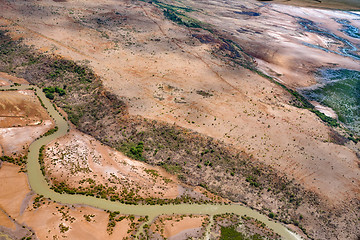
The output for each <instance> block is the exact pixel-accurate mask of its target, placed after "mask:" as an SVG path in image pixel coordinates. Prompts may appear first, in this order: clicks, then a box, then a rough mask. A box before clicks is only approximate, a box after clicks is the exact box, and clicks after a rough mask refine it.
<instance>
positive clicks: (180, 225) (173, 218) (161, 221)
mask: <svg viewBox="0 0 360 240" xmlns="http://www.w3.org/2000/svg"><path fill="white" fill-rule="evenodd" d="M208 222H209V217H207V216H201V215H192V216H186V215H181V216H179V215H170V216H159V217H158V218H156V219H155V220H154V222H153V223H152V224H151V226H150V228H149V236H150V239H173V240H174V239H188V238H195V239H198V238H200V237H201V236H203V233H204V230H205V227H206V226H207V224H208Z"/></svg>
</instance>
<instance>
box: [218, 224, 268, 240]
mask: <svg viewBox="0 0 360 240" xmlns="http://www.w3.org/2000/svg"><path fill="white" fill-rule="evenodd" d="M261 239H263V238H262V237H261V236H260V235H258V234H255V235H253V236H251V237H246V236H245V235H244V234H242V233H240V232H238V231H236V229H235V227H233V226H232V227H221V236H220V240H261Z"/></svg>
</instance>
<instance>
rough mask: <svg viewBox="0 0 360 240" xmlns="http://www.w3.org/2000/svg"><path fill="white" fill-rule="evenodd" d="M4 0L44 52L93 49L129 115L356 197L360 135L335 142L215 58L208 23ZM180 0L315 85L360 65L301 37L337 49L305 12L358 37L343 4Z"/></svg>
mask: <svg viewBox="0 0 360 240" xmlns="http://www.w3.org/2000/svg"><path fill="white" fill-rule="evenodd" d="M1 3H2V6H1V8H2V11H1V15H2V18H1V19H0V22H1V25H2V26H3V27H2V28H4V29H9V30H10V34H11V35H12V36H13V37H15V38H19V37H24V38H25V42H26V43H27V44H29V45H31V44H33V45H35V47H36V48H37V49H40V50H41V51H44V52H48V53H55V54H59V55H61V56H63V57H65V58H69V59H73V60H82V61H84V60H86V61H87V62H88V64H89V65H90V66H91V67H92V68H93V69H94V70H95V72H96V73H97V74H98V75H99V76H101V77H102V80H103V83H104V85H105V87H107V88H108V89H109V90H110V91H111V92H113V93H115V94H116V95H118V96H119V97H121V98H122V99H123V100H124V101H126V102H127V103H128V106H129V111H130V114H133V115H141V116H143V117H146V118H149V119H156V120H162V121H165V122H167V123H170V124H173V123H175V124H177V125H179V126H182V127H185V128H190V129H193V130H194V131H197V132H199V133H203V134H205V135H208V136H211V137H214V138H215V139H219V140H223V141H225V142H226V143H229V144H233V146H234V147H235V148H237V149H240V150H243V151H244V152H246V153H247V154H249V155H252V156H253V157H255V158H256V159H258V160H260V161H262V162H264V163H266V164H267V165H270V166H272V167H274V168H275V169H277V170H278V171H279V172H282V173H285V174H286V175H287V176H289V178H294V179H295V181H296V182H298V183H300V184H301V185H302V186H304V187H305V188H306V189H308V190H311V191H314V192H315V193H317V194H319V196H321V199H323V200H324V201H327V204H328V205H329V206H334V207H338V208H341V206H343V204H344V203H346V204H348V203H349V199H359V196H360V195H359V193H360V192H359V187H358V186H359V185H360V177H359V175H360V170H359V167H358V163H359V158H358V157H357V155H356V151H358V150H357V149H359V143H358V144H357V145H355V144H354V143H352V142H349V143H347V145H346V146H344V145H338V144H336V143H334V142H333V138H332V131H331V129H330V128H329V127H328V126H326V125H325V124H324V123H323V122H321V121H320V120H319V119H318V118H317V117H316V116H315V115H314V114H313V113H311V112H309V111H307V110H304V109H299V108H296V107H294V106H292V105H290V104H289V100H290V97H289V95H287V93H286V92H285V91H284V90H283V89H281V88H280V87H278V86H277V85H275V84H273V83H271V82H269V81H268V80H266V79H265V78H262V77H260V76H259V75H257V74H255V73H254V72H251V71H250V70H247V69H244V68H241V67H239V66H236V65H235V66H234V65H232V64H231V63H229V62H224V61H222V60H221V59H219V58H216V57H214V55H212V54H211V53H212V50H213V47H214V46H216V44H217V43H216V42H214V41H210V42H209V43H205V42H202V41H200V40H198V38H194V37H193V35H194V34H195V33H196V34H202V35H208V34H209V33H208V32H204V31H202V30H201V31H200V32H194V31H193V30H188V29H186V28H184V27H182V26H179V25H176V24H174V23H172V22H170V21H168V20H166V19H165V18H164V16H163V14H162V12H161V11H160V10H159V9H157V8H156V7H155V6H154V5H151V4H148V3H144V2H129V1H122V2H118V1H111V0H108V1H102V2H101V3H98V2H97V1H86V2H83V1H68V2H53V1H38V2H25V1H16V2H11V1H5V0H2V1H1ZM184 3H185V4H183V5H184V6H190V7H193V8H194V9H200V10H199V11H197V12H193V13H190V14H189V15H190V16H192V17H194V18H196V19H198V20H201V21H203V22H207V23H210V24H212V25H213V26H215V27H216V28H218V29H222V30H223V32H224V34H227V35H228V36H230V37H231V38H232V39H233V40H234V41H236V42H237V43H239V44H240V46H241V47H242V48H243V49H244V51H245V52H246V53H248V54H250V55H252V56H253V57H254V59H255V61H256V63H257V64H258V66H259V67H260V69H262V70H263V71H265V72H266V73H268V74H270V75H272V76H274V77H276V78H277V79H278V80H279V81H281V82H283V83H285V84H286V85H287V86H290V87H304V86H309V85H312V84H314V83H315V78H314V71H315V70H316V69H317V68H319V67H331V66H336V67H346V68H349V69H356V70H359V69H360V67H359V66H360V65H359V62H358V61H355V60H353V59H351V58H347V57H343V56H339V55H337V54H333V53H326V52H324V51H322V50H319V49H314V48H310V47H308V46H305V45H304V44H303V42H306V43H309V44H314V45H319V46H327V47H329V48H331V49H336V47H335V45H336V44H338V43H337V42H333V40H332V39H327V38H326V37H324V36H322V35H319V34H315V33H308V32H305V31H304V29H302V28H301V26H300V25H299V24H298V23H297V22H298V19H299V18H298V17H302V18H304V17H305V18H307V19H311V20H313V21H314V22H316V23H318V24H319V25H321V27H323V28H326V29H328V30H329V31H333V32H334V33H335V34H338V35H339V36H341V37H343V38H345V39H348V40H349V41H352V42H354V43H357V44H358V43H359V40H356V39H350V37H348V36H346V35H345V34H344V33H343V32H341V31H340V30H339V29H340V27H341V26H340V25H339V24H338V23H336V22H335V21H334V19H333V17H336V18H342V19H347V20H349V21H351V22H352V24H354V25H356V26H358V25H359V23H358V22H356V21H354V20H353V18H354V17H353V16H352V15H349V14H347V13H345V12H332V11H328V10H317V9H310V8H296V7H292V6H285V5H275V4H272V5H263V4H261V3H259V2H255V1H248V2H244V3H243V4H238V3H237V2H236V1H233V2H231V1H230V2H228V3H227V4H223V3H220V2H219V1H213V2H209V1H206V2H205V1H204V2H201V1H196V2H192V1H184ZM249 12H255V13H257V14H258V15H257V14H255V15H256V16H251V14H250V13H249ZM249 14H250V15H249ZM14 23H16V24H14ZM204 92H205V93H207V94H203V93H204ZM353 149H354V150H353ZM343 234H344V235H342V236H344V237H345V236H346V233H343Z"/></svg>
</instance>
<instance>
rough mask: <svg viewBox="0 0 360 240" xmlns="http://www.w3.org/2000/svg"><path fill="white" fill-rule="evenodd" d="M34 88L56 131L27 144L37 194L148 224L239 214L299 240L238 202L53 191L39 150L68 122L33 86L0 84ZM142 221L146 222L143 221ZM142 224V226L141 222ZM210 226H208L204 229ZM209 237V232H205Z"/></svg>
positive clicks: (59, 134)
mask: <svg viewBox="0 0 360 240" xmlns="http://www.w3.org/2000/svg"><path fill="white" fill-rule="evenodd" d="M29 88H33V89H34V91H35V92H36V94H37V96H38V97H39V98H40V99H41V101H42V102H43V104H44V106H45V108H46V109H47V111H48V113H49V114H50V116H51V117H52V118H53V119H54V121H55V124H56V126H58V130H57V131H56V132H55V133H53V134H51V135H48V136H45V137H41V138H39V139H37V140H35V141H34V142H33V143H32V144H31V145H30V147H29V153H28V162H27V174H28V179H29V184H30V187H31V188H32V190H33V191H34V192H36V193H37V194H39V195H43V196H44V197H46V198H49V199H51V200H53V201H56V202H59V203H63V204H72V205H77V204H84V205H88V206H92V207H96V208H100V209H104V210H109V211H119V212H120V213H121V214H125V215H128V214H133V215H140V216H148V217H149V220H148V222H146V223H147V224H149V223H150V222H152V221H153V220H154V218H155V217H157V216H159V215H162V214H165V215H168V214H204V215H209V216H213V215H216V214H223V213H234V214H238V215H247V216H249V217H253V218H255V219H258V220H260V221H261V222H263V223H265V224H266V225H267V227H269V228H271V229H272V230H273V231H274V232H276V233H278V234H279V235H280V236H281V237H282V238H283V239H289V240H293V239H294V240H295V239H301V238H300V237H299V236H297V235H296V234H294V233H293V232H290V231H289V230H288V229H287V228H286V227H285V226H283V225H282V224H281V223H279V222H275V221H271V220H270V219H269V218H268V217H267V216H265V215H263V214H260V213H259V212H257V211H255V210H252V209H251V208H249V207H245V206H242V205H240V204H228V205H220V204H178V205H172V204H171V205H170V204H169V205H127V204H123V203H119V202H112V201H110V200H106V199H100V198H96V197H90V196H84V195H76V194H75V195H70V194H65V193H62V194H60V193H56V192H54V191H53V190H51V189H50V187H49V185H48V183H47V181H46V179H45V177H44V176H43V175H42V173H41V170H40V164H39V162H38V157H39V150H40V148H41V146H42V145H47V144H48V143H50V142H51V141H53V140H55V139H57V138H59V137H62V136H64V135H65V134H66V133H67V132H68V129H69V125H68V123H67V121H66V120H65V119H64V118H63V117H62V116H61V115H60V114H59V112H58V111H57V110H56V109H55V107H54V106H53V104H52V103H51V102H50V100H49V99H47V98H46V97H45V94H44V93H43V92H42V90H41V89H40V88H38V87H36V86H32V85H31V86H30V85H20V86H12V87H11V86H10V87H0V89H4V90H10V89H13V90H25V89H29ZM144 224H145V223H144ZM144 224H143V225H144ZM143 225H142V226H141V227H140V228H139V230H138V233H137V235H138V234H139V233H140V232H142V230H143ZM207 229H208V230H209V229H210V228H209V227H208V228H207ZM207 236H208V234H207Z"/></svg>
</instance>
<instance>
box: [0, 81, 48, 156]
mask: <svg viewBox="0 0 360 240" xmlns="http://www.w3.org/2000/svg"><path fill="white" fill-rule="evenodd" d="M2 76H6V75H5V74H3V75H2ZM4 79H14V78H8V77H6V78H4ZM18 82H19V83H25V80H21V79H18ZM53 127H54V123H53V120H52V119H51V118H50V116H49V115H48V113H47V112H46V110H45V109H44V108H43V107H42V106H41V104H40V102H39V100H38V98H37V97H36V96H35V94H34V92H33V91H31V90H21V91H2V92H0V149H2V155H8V156H13V155H24V154H25V152H26V151H27V148H28V146H29V145H30V144H31V143H32V142H33V141H34V140H35V139H36V138H37V137H39V136H41V135H42V134H44V133H45V132H47V131H48V130H49V129H51V128H53Z"/></svg>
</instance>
